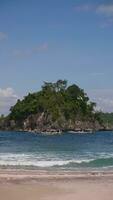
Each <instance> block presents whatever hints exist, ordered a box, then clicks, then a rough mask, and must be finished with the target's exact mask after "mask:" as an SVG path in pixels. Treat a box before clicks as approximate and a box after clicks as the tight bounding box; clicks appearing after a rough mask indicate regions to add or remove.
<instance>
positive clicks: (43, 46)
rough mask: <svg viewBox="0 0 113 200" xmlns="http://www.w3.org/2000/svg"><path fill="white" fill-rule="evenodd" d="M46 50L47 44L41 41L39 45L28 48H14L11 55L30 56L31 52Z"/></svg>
mask: <svg viewBox="0 0 113 200" xmlns="http://www.w3.org/2000/svg"><path fill="white" fill-rule="evenodd" d="M47 50H48V44H47V43H43V44H41V45H39V46H36V47H33V48H29V49H15V50H14V51H13V52H12V55H13V56H15V57H28V56H32V55H33V54H36V53H42V52H45V51H47Z"/></svg>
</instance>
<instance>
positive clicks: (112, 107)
mask: <svg viewBox="0 0 113 200" xmlns="http://www.w3.org/2000/svg"><path fill="white" fill-rule="evenodd" d="M87 94H88V96H89V97H90V99H91V100H92V101H94V102H96V103H97V109H98V110H102V111H104V112H113V90H112V89H108V90H107V89H103V90H101V89H95V90H89V91H87Z"/></svg>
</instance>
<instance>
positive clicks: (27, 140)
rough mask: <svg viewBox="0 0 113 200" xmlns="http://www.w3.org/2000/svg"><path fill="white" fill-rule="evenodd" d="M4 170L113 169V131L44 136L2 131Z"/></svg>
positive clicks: (0, 149)
mask: <svg viewBox="0 0 113 200" xmlns="http://www.w3.org/2000/svg"><path fill="white" fill-rule="evenodd" d="M0 168H1V169H29V170H30V169H31V170H63V171H64V170H69V171H84V170H86V171H89V170H90V171H92V170H96V171H97V170H98V171H106V170H113V132H112V131H109V132H95V133H93V134H91V133H85V134H83V133H81V134H80V133H64V134H61V135H42V134H40V133H39V134H36V133H27V132H11V131H9V132H7V131H0Z"/></svg>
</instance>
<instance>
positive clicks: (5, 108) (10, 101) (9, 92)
mask: <svg viewBox="0 0 113 200" xmlns="http://www.w3.org/2000/svg"><path fill="white" fill-rule="evenodd" d="M18 98H19V97H18V95H16V93H15V91H14V90H13V88H10V87H8V88H6V89H2V88H0V114H7V113H8V112H9V109H10V107H11V106H12V105H14V104H15V103H16V101H17V99H18Z"/></svg>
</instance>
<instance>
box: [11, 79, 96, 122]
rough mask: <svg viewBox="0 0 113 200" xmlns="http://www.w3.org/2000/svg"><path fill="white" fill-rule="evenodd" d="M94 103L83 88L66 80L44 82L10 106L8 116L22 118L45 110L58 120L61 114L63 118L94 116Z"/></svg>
mask: <svg viewBox="0 0 113 200" xmlns="http://www.w3.org/2000/svg"><path fill="white" fill-rule="evenodd" d="M94 107H95V103H93V102H90V101H89V98H88V96H87V94H86V93H85V92H84V90H83V89H81V88H79V87H78V86H77V85H75V84H73V85H70V86H68V84H67V81H66V80H58V81H57V82H55V83H51V82H44V84H43V86H42V88H41V90H40V91H39V92H35V93H32V94H30V93H29V94H28V95H27V96H25V97H24V99H23V100H18V101H17V103H16V105H14V106H13V107H11V109H10V111H11V113H10V115H9V116H10V118H11V119H14V120H23V119H25V118H26V117H27V116H29V115H31V114H36V113H42V112H45V113H47V114H51V116H52V119H53V120H54V121H55V120H58V119H59V118H60V117H61V116H64V117H65V119H72V120H74V119H75V117H78V118H80V119H81V118H83V119H84V118H86V119H87V118H88V119H91V118H94V117H96V115H95V112H94Z"/></svg>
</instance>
